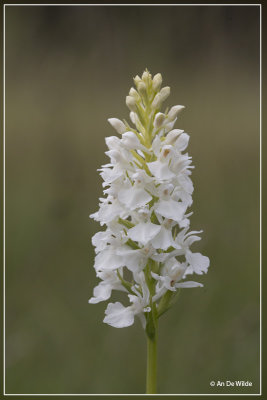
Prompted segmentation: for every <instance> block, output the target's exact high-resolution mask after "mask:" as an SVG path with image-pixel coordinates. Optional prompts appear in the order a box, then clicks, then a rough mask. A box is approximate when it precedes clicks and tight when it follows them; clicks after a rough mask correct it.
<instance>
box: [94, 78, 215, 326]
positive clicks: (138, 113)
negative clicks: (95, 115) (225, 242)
mask: <svg viewBox="0 0 267 400" xmlns="http://www.w3.org/2000/svg"><path fill="white" fill-rule="evenodd" d="M134 83H135V85H136V89H134V88H131V90H130V93H129V96H127V97H126V105H127V106H128V108H129V109H130V119H131V121H132V123H133V124H134V125H135V128H132V127H130V125H129V124H128V123H127V122H126V121H124V122H122V121H121V120H119V119H116V118H111V119H109V120H108V121H109V123H110V124H111V125H112V126H113V128H115V130H116V131H117V132H118V133H119V134H120V135H121V137H120V138H119V137H117V136H111V137H108V138H106V144H107V147H108V151H107V152H106V154H107V156H108V157H109V158H110V163H108V164H106V165H103V166H102V168H101V169H100V171H101V172H100V175H101V177H102V179H103V181H104V182H103V187H104V188H105V189H104V194H105V197H103V198H100V207H99V211H97V212H96V213H94V214H92V215H91V216H90V217H92V218H94V220H96V221H99V222H100V224H101V225H102V226H103V225H105V226H106V229H105V230H104V231H101V232H98V233H96V234H95V235H94V236H93V238H92V243H93V245H94V246H95V251H96V257H95V264H94V268H95V270H96V274H97V277H98V278H100V279H101V281H100V283H99V284H98V286H96V287H95V288H94V295H93V297H92V298H91V299H90V300H89V303H98V302H100V301H104V300H108V299H109V298H110V296H111V292H112V290H119V291H123V292H125V293H127V294H128V298H129V300H130V305H129V306H127V307H125V306H124V305H122V304H121V303H120V302H116V303H109V304H108V306H107V309H106V311H105V318H104V322H105V323H107V324H109V325H111V326H114V327H116V328H123V327H126V326H130V325H132V324H133V323H134V317H135V316H138V317H139V318H140V319H141V322H142V325H143V327H144V328H145V329H147V328H148V325H151V323H150V322H151V321H152V322H153V321H155V319H157V318H158V317H159V316H160V315H161V314H162V313H163V312H165V311H166V310H167V309H168V308H169V307H170V305H171V304H172V303H173V301H174V299H175V295H176V292H177V289H179V288H192V287H198V286H203V285H202V284H200V283H197V282H192V281H186V280H185V279H186V277H187V275H189V274H193V273H196V274H203V273H204V272H205V273H206V272H207V270H208V267H209V259H208V257H205V256H203V255H201V254H200V253H193V252H192V251H191V250H190V246H191V244H192V243H193V242H195V241H197V240H200V237H199V236H197V234H198V233H200V232H202V231H198V232H197V231H191V232H190V231H189V223H190V221H189V216H190V215H191V214H192V213H188V211H187V210H188V207H190V206H191V205H192V192H193V184H192V181H191V179H190V175H191V169H192V168H193V167H192V165H191V157H189V156H188V154H187V153H184V151H185V149H186V148H187V145H188V140H189V136H188V134H187V133H184V131H182V130H180V129H173V126H174V124H175V122H176V120H177V115H178V114H179V112H180V111H181V110H182V109H183V108H184V107H183V106H179V105H178V106H174V107H172V108H171V109H170V110H169V111H168V110H166V112H165V113H163V112H160V109H161V105H162V103H163V101H164V100H165V99H166V98H167V97H168V95H169V94H170V88H169V87H164V88H162V89H161V84H162V77H161V74H156V75H155V76H154V77H153V78H152V76H151V74H150V73H149V72H148V71H147V70H146V71H145V72H144V73H143V75H142V78H140V77H139V76H136V77H135V78H134Z"/></svg>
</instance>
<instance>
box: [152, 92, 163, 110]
mask: <svg viewBox="0 0 267 400" xmlns="http://www.w3.org/2000/svg"><path fill="white" fill-rule="evenodd" d="M162 101H163V100H162V97H161V94H160V93H157V94H156V96H155V97H154V100H153V102H152V104H151V106H152V108H154V109H156V108H160V106H161V103H162Z"/></svg>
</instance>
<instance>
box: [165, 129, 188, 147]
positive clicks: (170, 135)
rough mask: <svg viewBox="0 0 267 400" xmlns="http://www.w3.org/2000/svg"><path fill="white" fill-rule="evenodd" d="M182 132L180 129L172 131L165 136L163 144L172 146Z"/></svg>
mask: <svg viewBox="0 0 267 400" xmlns="http://www.w3.org/2000/svg"><path fill="white" fill-rule="evenodd" d="M183 132H184V131H183V130H182V129H173V130H172V131H170V132H169V133H168V135H167V136H166V139H165V142H164V143H166V144H171V145H173V144H174V143H175V142H176V140H177V139H178V137H179V136H180V135H181V133H183Z"/></svg>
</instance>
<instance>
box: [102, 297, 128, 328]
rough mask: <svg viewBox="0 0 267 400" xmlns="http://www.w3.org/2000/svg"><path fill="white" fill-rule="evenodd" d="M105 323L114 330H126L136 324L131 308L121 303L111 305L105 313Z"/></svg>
mask: <svg viewBox="0 0 267 400" xmlns="http://www.w3.org/2000/svg"><path fill="white" fill-rule="evenodd" d="M105 314H106V316H105V318H104V321H103V322H105V323H106V324H108V325H111V326H114V328H125V327H127V326H131V325H133V323H134V313H133V311H132V308H131V306H129V307H124V306H123V305H122V304H121V303H120V302H118V301H117V302H116V303H109V304H108V306H107V308H106V311H105Z"/></svg>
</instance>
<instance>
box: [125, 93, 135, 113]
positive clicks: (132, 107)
mask: <svg viewBox="0 0 267 400" xmlns="http://www.w3.org/2000/svg"><path fill="white" fill-rule="evenodd" d="M126 105H127V107H128V108H129V110H130V111H135V110H136V105H135V100H134V98H133V97H132V96H126Z"/></svg>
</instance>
